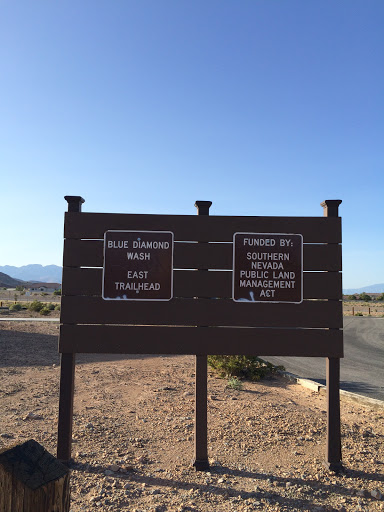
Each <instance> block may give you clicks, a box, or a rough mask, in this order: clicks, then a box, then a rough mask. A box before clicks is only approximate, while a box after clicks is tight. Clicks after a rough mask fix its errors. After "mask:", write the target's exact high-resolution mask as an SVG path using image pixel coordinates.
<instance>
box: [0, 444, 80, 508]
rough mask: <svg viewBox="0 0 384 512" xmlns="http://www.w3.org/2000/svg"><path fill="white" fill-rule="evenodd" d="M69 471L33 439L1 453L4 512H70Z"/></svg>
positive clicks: (0, 490)
mask: <svg viewBox="0 0 384 512" xmlns="http://www.w3.org/2000/svg"><path fill="white" fill-rule="evenodd" d="M69 480H70V473H69V469H68V468H67V467H66V466H64V464H62V463H61V462H59V461H58V460H57V459H55V457H53V455H51V454H50V453H49V452H47V450H46V449H45V448H43V447H42V446H41V445H40V444H39V443H37V442H36V441H34V440H33V439H30V440H29V441H26V442H25V443H23V444H21V445H16V446H13V447H12V448H9V449H6V450H3V451H2V452H0V511H1V512H37V511H38V512H69V505H70V487H69Z"/></svg>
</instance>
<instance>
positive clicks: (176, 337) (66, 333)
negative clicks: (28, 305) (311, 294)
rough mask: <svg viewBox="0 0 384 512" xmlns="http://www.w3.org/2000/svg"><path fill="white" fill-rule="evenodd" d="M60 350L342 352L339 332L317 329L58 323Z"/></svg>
mask: <svg viewBox="0 0 384 512" xmlns="http://www.w3.org/2000/svg"><path fill="white" fill-rule="evenodd" d="M59 351H60V352H75V353H76V352H77V353H84V352H85V353H116V354H207V355H208V354H211V355H212V354H227V355H230V354H244V355H257V356H275V355H280V356H303V357H343V332H342V331H341V330H322V329H247V328H245V329H242V328H234V329H231V328H222V327H212V328H209V327H198V328H194V327H169V328H167V327H133V326H105V325H102V326H93V325H79V326H76V325H62V326H61V330H60V342H59Z"/></svg>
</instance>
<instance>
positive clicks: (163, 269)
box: [102, 231, 174, 300]
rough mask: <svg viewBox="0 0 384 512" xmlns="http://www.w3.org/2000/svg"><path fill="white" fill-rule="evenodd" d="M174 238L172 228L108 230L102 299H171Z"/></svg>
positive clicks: (105, 241)
mask: <svg viewBox="0 0 384 512" xmlns="http://www.w3.org/2000/svg"><path fill="white" fill-rule="evenodd" d="M173 238H174V237H173V233H172V232H171V231H106V232H105V235H104V269H103V292H102V297H103V299H105V300H170V299H172V297H173Z"/></svg>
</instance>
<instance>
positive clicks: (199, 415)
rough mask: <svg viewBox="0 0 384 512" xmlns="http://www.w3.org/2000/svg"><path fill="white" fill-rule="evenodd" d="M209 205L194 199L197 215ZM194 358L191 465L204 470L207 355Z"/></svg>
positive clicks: (210, 203)
mask: <svg viewBox="0 0 384 512" xmlns="http://www.w3.org/2000/svg"><path fill="white" fill-rule="evenodd" d="M211 205H212V202H211V201H196V203H195V206H196V208H197V215H209V208H210V206H211ZM200 243H205V242H200ZM198 272H208V269H203V270H198ZM195 358H196V360H195V364H196V370H195V454H194V459H193V461H192V465H193V466H194V468H195V469H196V471H206V470H208V469H209V462H208V443H207V438H208V434H207V430H208V429H207V422H208V415H207V379H208V366H207V356H206V355H201V354H196V356H195Z"/></svg>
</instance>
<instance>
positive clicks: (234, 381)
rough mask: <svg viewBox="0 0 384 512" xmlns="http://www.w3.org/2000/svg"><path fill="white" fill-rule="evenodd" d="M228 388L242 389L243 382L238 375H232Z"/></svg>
mask: <svg viewBox="0 0 384 512" xmlns="http://www.w3.org/2000/svg"><path fill="white" fill-rule="evenodd" d="M227 388H230V389H235V390H236V391H241V390H242V389H243V383H242V382H241V380H239V379H238V378H237V377H231V378H230V379H229V380H228V382H227Z"/></svg>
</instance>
